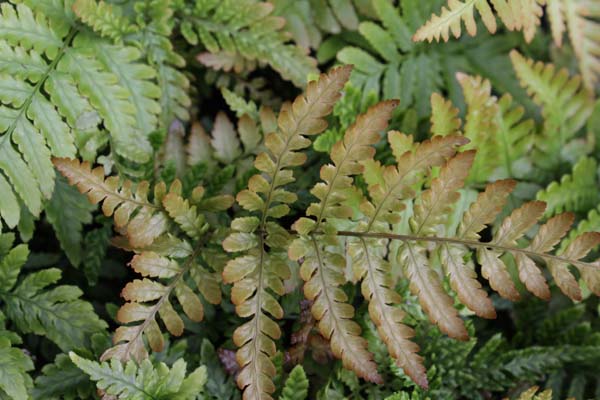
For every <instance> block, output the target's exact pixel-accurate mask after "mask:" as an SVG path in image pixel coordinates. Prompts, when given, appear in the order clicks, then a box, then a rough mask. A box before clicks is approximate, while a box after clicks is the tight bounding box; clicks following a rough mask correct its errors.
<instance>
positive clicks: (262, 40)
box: [183, 0, 315, 87]
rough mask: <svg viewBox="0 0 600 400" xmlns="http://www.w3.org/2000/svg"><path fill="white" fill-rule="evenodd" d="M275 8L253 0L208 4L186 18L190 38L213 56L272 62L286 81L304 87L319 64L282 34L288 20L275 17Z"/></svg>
mask: <svg viewBox="0 0 600 400" xmlns="http://www.w3.org/2000/svg"><path fill="white" fill-rule="evenodd" d="M272 12H273V5H272V4H270V3H264V2H254V1H250V0H242V1H240V0H235V1H234V0H225V1H214V0H210V1H205V2H202V3H198V4H197V5H196V7H195V8H194V9H193V12H192V14H191V15H185V16H184V22H183V24H184V26H185V30H186V32H187V35H186V39H187V40H188V41H190V40H191V42H192V43H194V42H196V41H200V42H201V43H202V44H204V46H205V47H206V49H207V50H208V51H209V52H210V53H218V52H220V51H225V52H228V53H238V54H241V55H242V56H243V57H244V58H246V59H248V60H251V61H254V60H256V61H259V62H266V63H268V64H269V65H270V66H271V67H272V68H273V69H275V70H276V71H277V72H279V73H280V74H281V76H282V77H283V78H285V79H288V80H291V81H292V82H293V83H294V84H295V85H296V86H300V87H303V86H305V84H306V78H307V76H308V75H309V74H310V73H313V72H315V62H314V60H313V59H312V58H310V57H309V56H307V55H306V54H305V51H304V50H303V49H302V48H300V47H298V46H296V45H294V44H291V43H288V39H287V37H286V35H284V34H283V33H282V32H281V29H282V28H283V25H284V23H285V20H284V19H283V18H281V17H276V16H274V15H272Z"/></svg>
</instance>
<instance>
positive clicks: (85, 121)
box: [0, 2, 160, 227]
mask: <svg viewBox="0 0 600 400" xmlns="http://www.w3.org/2000/svg"><path fill="white" fill-rule="evenodd" d="M0 12H1V15H0V52H1V53H2V56H3V57H2V58H3V62H2V63H0V103H1V106H0V132H1V136H0V158H1V159H2V160H3V161H2V162H0V170H1V171H2V174H3V175H2V177H1V179H0V181H1V182H0V185H2V186H3V187H6V186H7V183H8V182H10V186H11V187H10V188H8V189H7V190H6V192H7V195H6V196H7V200H6V201H5V203H6V205H5V204H3V205H2V206H3V210H2V213H1V214H2V216H3V219H4V220H5V222H6V223H7V224H8V225H9V227H14V225H15V223H16V222H18V219H19V216H18V214H15V210H16V209H17V207H15V204H16V201H17V199H20V200H21V201H22V202H23V203H24V204H25V206H26V207H27V209H28V210H29V211H30V212H31V213H32V214H33V215H34V216H38V215H39V213H40V211H41V207H42V198H50V197H51V194H52V191H53V189H54V176H53V175H52V168H50V164H51V157H52V156H55V157H74V156H75V154H76V152H77V150H79V151H80V152H81V154H82V155H84V156H85V157H86V158H94V157H95V156H96V152H97V150H98V149H99V148H100V147H101V146H103V145H104V144H106V142H107V139H108V137H107V136H106V133H104V132H102V131H101V126H104V127H105V128H106V129H107V130H108V131H109V134H110V136H111V137H112V145H113V148H114V150H115V153H116V154H117V155H118V156H120V157H122V158H123V159H125V160H127V161H129V162H132V161H133V162H137V163H144V162H146V161H148V160H149V157H150V154H151V152H152V150H151V147H150V144H149V142H148V139H147V135H148V134H150V132H152V131H153V130H155V129H156V127H157V117H156V115H157V114H158V112H159V111H160V109H159V106H158V102H157V99H158V97H159V95H160V90H159V88H158V86H156V85H155V84H154V83H152V81H153V79H154V78H155V72H154V69H153V68H151V67H148V66H147V65H144V64H142V63H140V62H139V61H140V58H141V55H142V54H141V53H140V52H139V51H138V50H137V49H136V48H134V47H130V46H124V45H119V46H115V45H112V44H110V43H109V42H108V41H105V40H103V39H101V38H99V37H97V36H94V35H93V33H91V32H88V31H85V32H84V31H83V30H80V29H79V28H78V27H79V25H77V24H76V22H75V21H74V19H73V15H72V13H71V12H70V10H68V8H64V7H51V6H47V5H46V4H44V3H39V2H38V3H31V4H29V5H26V4H23V3H19V4H18V5H16V6H13V5H11V4H8V3H5V4H2V7H1V10H0ZM42 54H43V56H42ZM19 65H20V66H19ZM9 74H10V75H9Z"/></svg>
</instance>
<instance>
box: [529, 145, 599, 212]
mask: <svg viewBox="0 0 600 400" xmlns="http://www.w3.org/2000/svg"><path fill="white" fill-rule="evenodd" d="M597 170H598V164H597V162H596V160H595V159H593V158H589V157H585V158H582V159H580V160H579V161H578V162H577V164H575V166H573V171H572V173H571V174H568V175H564V176H563V177H562V178H561V179H560V182H557V181H554V182H552V183H551V184H550V185H548V187H546V189H544V190H541V191H539V192H538V193H537V199H538V200H542V201H544V202H546V204H547V206H546V215H547V216H552V215H554V214H557V213H561V212H563V211H573V212H577V213H580V212H583V211H587V210H589V209H591V208H593V207H594V206H595V205H596V204H598V202H599V201H600V191H599V190H598V187H597V184H598V179H597V173H596V171H597Z"/></svg>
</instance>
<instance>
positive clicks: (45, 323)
mask: <svg viewBox="0 0 600 400" xmlns="http://www.w3.org/2000/svg"><path fill="white" fill-rule="evenodd" d="M0 240H1V241H2V242H3V243H2V244H3V245H5V244H6V245H7V246H6V249H7V251H6V253H4V254H0V300H2V302H3V303H4V307H5V308H4V310H5V313H6V316H7V317H8V319H10V320H11V321H12V322H13V323H14V324H15V326H16V327H17V328H18V329H19V330H20V331H21V332H23V333H34V334H36V335H43V336H47V337H48V339H50V340H52V341H53V342H54V343H56V345H57V346H58V347H60V348H61V349H62V350H65V351H66V350H70V349H75V348H81V347H84V346H85V345H86V344H87V343H89V339H90V336H91V335H92V334H94V333H97V332H102V331H103V330H104V329H106V323H105V322H104V321H102V320H101V319H100V318H98V316H97V315H96V314H95V313H94V311H93V308H92V305H91V304H89V303H87V302H85V301H83V300H81V299H79V297H80V296H81V294H82V293H81V291H80V290H79V288H77V287H75V286H69V285H61V286H55V287H51V288H48V287H49V286H52V285H54V284H55V283H56V282H58V280H59V279H60V277H61V271H60V270H59V269H57V268H50V269H44V270H40V271H36V272H32V273H29V274H27V275H25V276H24V277H23V278H22V279H21V280H20V281H19V282H17V279H18V278H19V276H20V275H21V269H22V267H23V265H24V264H25V261H27V257H28V256H29V250H28V249H27V246H26V245H23V244H21V245H18V246H16V247H14V248H12V249H11V250H10V251H8V249H10V247H11V246H12V243H13V241H14V235H12V234H5V235H2V236H0Z"/></svg>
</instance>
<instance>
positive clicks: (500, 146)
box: [432, 73, 534, 182]
mask: <svg viewBox="0 0 600 400" xmlns="http://www.w3.org/2000/svg"><path fill="white" fill-rule="evenodd" d="M456 77H457V80H458V82H459V84H460V85H461V87H462V89H463V94H464V97H465V103H466V105H467V113H466V116H465V124H464V128H463V131H464V135H465V137H467V138H468V139H469V140H470V143H469V145H467V146H465V149H476V150H477V156H476V158H475V161H474V164H473V166H472V170H471V176H470V179H471V180H473V181H475V182H485V181H490V180H493V179H505V178H514V177H522V176H525V175H526V173H527V165H526V164H525V162H524V161H525V160H523V158H524V157H525V156H526V155H527V154H528V152H529V151H530V150H531V147H532V144H533V140H532V134H533V128H534V122H533V120H530V119H529V120H524V121H523V120H521V119H522V117H523V114H524V113H525V111H524V109H523V107H520V106H516V107H515V106H513V100H512V97H511V95H510V94H505V95H503V96H502V97H501V98H500V99H498V98H497V97H496V96H493V95H492V88H491V84H490V81H489V80H485V79H483V78H481V77H479V76H477V77H472V76H469V75H466V74H463V73H458V74H457V76H456ZM434 115H435V114H434ZM434 128H435V125H434ZM432 132H433V131H432ZM517 166H518V168H517Z"/></svg>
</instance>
